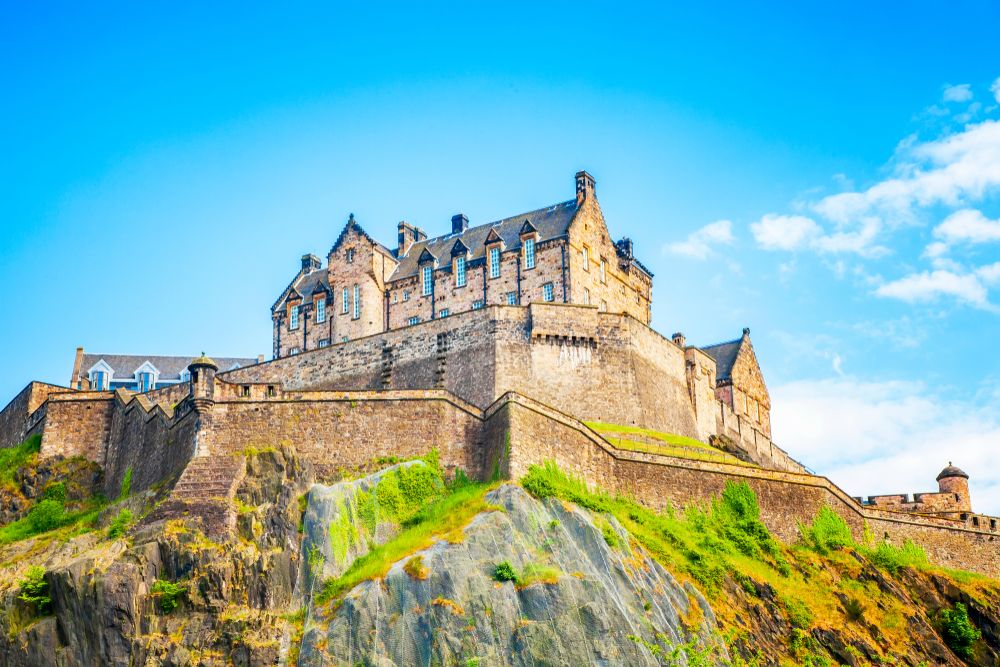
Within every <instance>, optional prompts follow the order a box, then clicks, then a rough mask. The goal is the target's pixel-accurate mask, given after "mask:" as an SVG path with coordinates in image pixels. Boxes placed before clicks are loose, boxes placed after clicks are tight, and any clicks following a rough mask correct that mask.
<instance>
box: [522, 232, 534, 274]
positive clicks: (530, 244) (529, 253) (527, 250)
mask: <svg viewBox="0 0 1000 667" xmlns="http://www.w3.org/2000/svg"><path fill="white" fill-rule="evenodd" d="M524 268H526V269H533V268H535V239H525V240H524Z"/></svg>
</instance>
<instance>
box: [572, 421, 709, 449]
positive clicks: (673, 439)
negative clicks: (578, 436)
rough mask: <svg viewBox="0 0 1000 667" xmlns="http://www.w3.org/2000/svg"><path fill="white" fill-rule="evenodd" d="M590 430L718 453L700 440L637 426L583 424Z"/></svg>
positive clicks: (601, 423) (603, 423) (599, 423)
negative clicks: (635, 436) (639, 437)
mask: <svg viewBox="0 0 1000 667" xmlns="http://www.w3.org/2000/svg"><path fill="white" fill-rule="evenodd" d="M584 424H586V425H587V426H589V427H590V428H591V429H592V430H594V431H597V432H598V433H600V434H602V435H603V434H604V433H619V434H623V435H638V436H641V437H644V438H650V439H651V440H659V441H661V442H663V443H665V444H668V445H673V446H675V447H690V448H692V449H705V450H708V451H711V452H716V451H718V450H717V449H715V448H714V447H712V446H711V445H707V444H705V443H704V442H702V441H701V440H696V439H695V438H689V437H687V436H684V435H676V434H673V433H661V432H660V431H653V430H651V429H648V428H639V427H638V426H625V425H623V424H607V423H605V422H584Z"/></svg>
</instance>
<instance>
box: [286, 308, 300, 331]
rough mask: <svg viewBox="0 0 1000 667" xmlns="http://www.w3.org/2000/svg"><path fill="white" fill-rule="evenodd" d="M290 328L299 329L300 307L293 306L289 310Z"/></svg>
mask: <svg viewBox="0 0 1000 667" xmlns="http://www.w3.org/2000/svg"><path fill="white" fill-rule="evenodd" d="M288 328H289V329H298V328H299V307H298V306H292V307H291V308H289V309H288Z"/></svg>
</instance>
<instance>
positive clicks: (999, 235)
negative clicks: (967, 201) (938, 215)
mask: <svg viewBox="0 0 1000 667" xmlns="http://www.w3.org/2000/svg"><path fill="white" fill-rule="evenodd" d="M934 236H935V237H937V238H939V239H944V241H945V242H946V243H956V242H960V241H964V242H968V243H988V242H990V241H1000V220H990V219H988V218H987V217H986V216H985V215H983V214H982V212H981V211H977V210H975V209H969V208H963V209H962V210H960V211H955V212H954V213H952V214H951V215H949V216H948V217H947V218H945V219H944V222H942V223H941V224H940V225H938V226H937V228H935V229H934Z"/></svg>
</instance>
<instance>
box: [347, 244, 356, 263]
mask: <svg viewBox="0 0 1000 667" xmlns="http://www.w3.org/2000/svg"><path fill="white" fill-rule="evenodd" d="M347 263H348V264H353V263H354V248H348V249H347Z"/></svg>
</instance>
